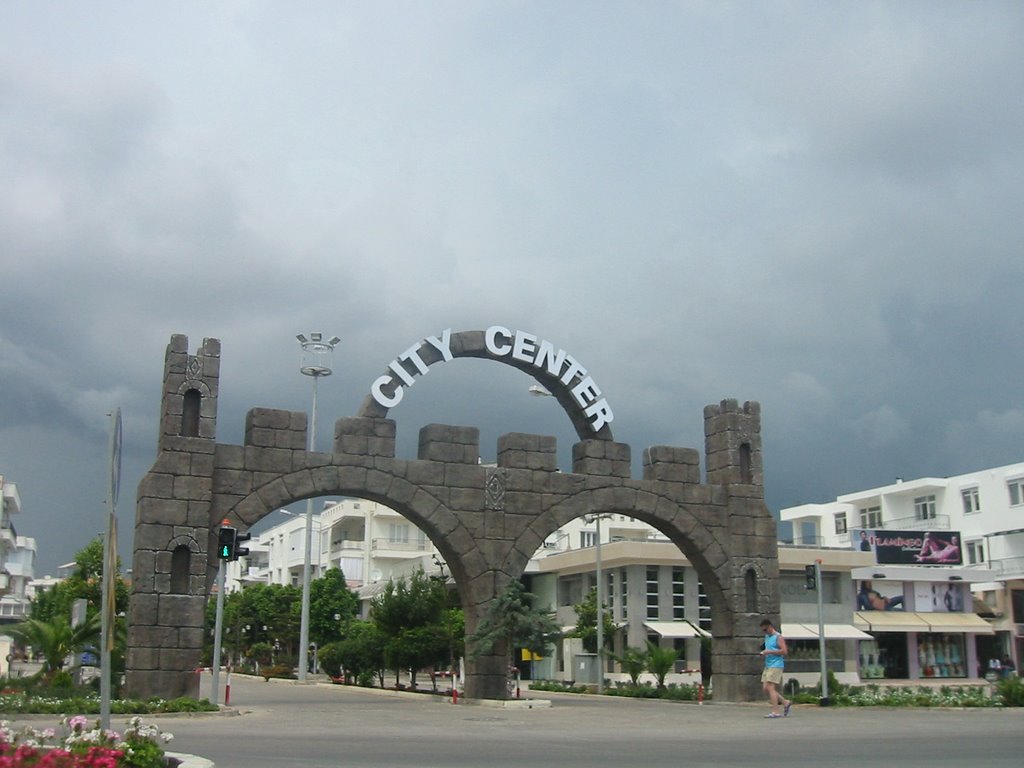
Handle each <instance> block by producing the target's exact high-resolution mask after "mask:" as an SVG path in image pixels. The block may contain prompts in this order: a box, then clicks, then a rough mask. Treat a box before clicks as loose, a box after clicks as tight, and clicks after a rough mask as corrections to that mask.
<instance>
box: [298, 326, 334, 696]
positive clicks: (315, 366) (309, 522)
mask: <svg viewBox="0 0 1024 768" xmlns="http://www.w3.org/2000/svg"><path fill="white" fill-rule="evenodd" d="M295 338H296V339H298V340H299V345H300V346H301V347H302V357H301V367H300V368H299V370H300V371H301V372H302V374H303V375H304V376H310V377H312V379H313V413H312V416H311V417H310V420H309V450H310V452H311V453H312V452H313V451H314V450H316V389H317V382H318V381H319V380H320V377H321V376H330V375H331V374H332V373H334V369H333V368H331V364H332V358H333V356H334V347H335V346H336V345H337V344H338V342H340V341H341V339H340V338H338V337H337V336H332V337H331V338H330V340H329V341H324V335H323V334H322V333H319V332H316V333H311V334H309V338H308V339H307V338H306V336H305V335H304V334H301V333H300V334H299V335H297V336H296V337H295ZM312 548H313V499H312V498H309V499H306V546H305V553H304V555H303V558H302V620H301V624H300V627H299V682H300V683H304V682H306V673H307V668H308V666H309V570H310V568H309V565H310V551H311V550H312Z"/></svg>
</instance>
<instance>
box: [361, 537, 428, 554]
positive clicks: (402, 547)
mask: <svg viewBox="0 0 1024 768" xmlns="http://www.w3.org/2000/svg"><path fill="white" fill-rule="evenodd" d="M371 545H372V547H373V549H387V550H391V551H392V552H426V551H427V547H428V546H429V544H428V542H426V541H418V540H417V541H393V540H392V539H374V540H373V541H372V542H371Z"/></svg>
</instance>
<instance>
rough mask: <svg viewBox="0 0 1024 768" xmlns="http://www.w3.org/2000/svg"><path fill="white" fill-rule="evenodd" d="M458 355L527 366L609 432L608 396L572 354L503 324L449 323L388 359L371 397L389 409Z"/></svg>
mask: <svg viewBox="0 0 1024 768" xmlns="http://www.w3.org/2000/svg"><path fill="white" fill-rule="evenodd" d="M481 333H482V339H480V335H481ZM481 342H482V343H481ZM456 357H477V358H488V359H492V360H497V361H498V362H502V363H506V364H508V365H512V366H514V367H516V368H519V369H520V370H522V371H525V372H526V373H528V374H530V375H531V376H533V377H534V378H535V379H537V381H539V382H540V383H541V384H543V385H544V386H545V387H547V388H548V390H549V391H550V392H551V394H552V395H554V397H555V398H557V399H558V401H559V402H560V403H561V404H562V406H563V407H565V408H567V410H568V409H572V410H577V409H578V411H579V412H580V413H581V414H582V418H583V419H584V420H585V422H586V424H587V426H588V427H589V429H590V430H591V431H592V432H594V433H595V434H598V433H602V430H604V431H605V433H607V429H606V427H608V425H609V424H610V423H611V422H612V420H613V418H614V415H613V413H612V409H611V406H609V405H608V401H607V399H605V398H604V397H602V396H601V388H600V387H599V386H597V384H596V383H595V382H594V379H593V377H591V376H590V375H589V374H588V373H587V369H586V368H584V367H583V366H582V365H581V364H580V363H579V361H577V360H576V359H575V358H574V357H573V356H572V355H570V354H567V353H566V351H565V350H564V349H559V348H557V347H555V345H554V344H552V343H551V342H550V341H547V340H545V339H539V338H538V337H537V336H536V335H535V334H532V333H527V332H526V331H521V330H514V331H513V330H509V329H508V328H504V327H502V326H500V325H492V326H491V327H490V328H488V329H487V330H486V331H483V332H481V331H463V332H460V333H456V334H452V330H451V328H446V329H445V330H444V331H442V332H441V334H440V336H427V337H426V338H424V339H422V340H420V341H418V342H416V343H415V344H413V345H412V346H411V347H409V348H408V349H407V350H405V351H404V352H402V353H401V354H399V355H398V357H396V358H395V359H394V360H392V361H391V363H389V364H388V368H387V371H386V372H385V373H384V375H383V376H380V377H378V378H377V379H376V380H375V381H374V382H373V385H372V386H371V387H370V396H371V397H372V399H373V401H374V402H375V403H376V404H377V405H378V406H379V407H380V408H382V409H384V411H385V412H386V410H387V409H388V408H392V407H394V406H396V405H398V404H399V403H400V402H401V401H402V396H403V394H404V391H405V389H406V388H408V387H411V386H413V384H415V383H416V377H417V376H422V375H424V374H426V373H428V372H429V370H430V366H431V365H432V364H433V363H436V362H444V363H447V362H449V361H451V360H453V359H455V358H456ZM574 421H575V419H574Z"/></svg>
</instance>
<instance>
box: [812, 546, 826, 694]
mask: <svg viewBox="0 0 1024 768" xmlns="http://www.w3.org/2000/svg"><path fill="white" fill-rule="evenodd" d="M814 583H815V584H816V585H817V587H818V589H817V590H816V591H817V593H818V653H819V655H820V656H821V705H822V706H823V707H827V706H828V705H829V700H828V666H827V664H826V662H825V619H824V612H823V608H822V597H821V593H822V591H823V590H822V587H823V586H824V585H823V584H822V583H821V560H815V561H814Z"/></svg>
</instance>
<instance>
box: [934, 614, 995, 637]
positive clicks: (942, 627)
mask: <svg viewBox="0 0 1024 768" xmlns="http://www.w3.org/2000/svg"><path fill="white" fill-rule="evenodd" d="M921 615H922V617H923V618H924V620H925V621H927V622H928V626H929V627H930V628H931V631H932V632H974V633H976V634H979V635H994V634H995V633H996V630H995V628H994V627H993V626H992V625H991V624H989V623H988V622H987V621H985V620H984V619H983V618H981V616H979V615H978V614H976V613H937V612H936V613H925V614H921Z"/></svg>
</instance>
